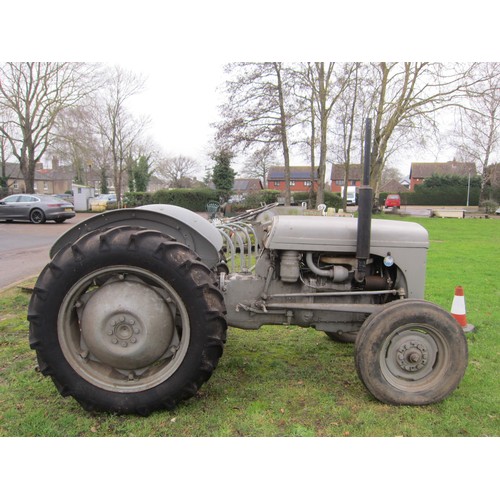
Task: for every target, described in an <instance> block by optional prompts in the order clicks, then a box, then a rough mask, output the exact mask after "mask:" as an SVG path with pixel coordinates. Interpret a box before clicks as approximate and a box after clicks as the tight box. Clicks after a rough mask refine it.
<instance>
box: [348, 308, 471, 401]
mask: <svg viewBox="0 0 500 500" xmlns="http://www.w3.org/2000/svg"><path fill="white" fill-rule="evenodd" d="M467 356H468V351H467V339H466V338H465V335H464V332H463V331H462V328H461V327H460V325H459V324H458V323H457V321H456V320H455V319H454V318H453V316H451V314H449V313H448V312H447V311H445V310H443V309H441V308H440V307H439V306H437V305H435V304H432V303H430V302H426V301H423V300H410V299H407V300H399V301H396V302H391V303H390V304H387V305H386V306H383V307H382V308H381V309H380V311H378V312H376V313H374V314H372V315H371V316H369V317H368V318H367V319H366V321H365V322H364V323H363V326H362V327H361V329H360V331H359V333H358V336H357V338H356V344H355V362H356V370H357V372H358V375H359V377H360V379H361V380H362V382H363V383H364V385H365V386H366V388H367V389H368V391H369V392H370V393H371V394H372V395H373V396H374V397H375V398H377V399H378V400H380V401H382V402H384V403H388V404H395V405H426V404H431V403H436V402H438V401H441V400H442V399H444V398H446V397H447V396H448V395H449V394H450V393H451V392H453V391H454V390H455V389H456V387H457V386H458V384H459V383H460V381H461V380H462V377H463V375H464V373H465V369H466V367H467Z"/></svg>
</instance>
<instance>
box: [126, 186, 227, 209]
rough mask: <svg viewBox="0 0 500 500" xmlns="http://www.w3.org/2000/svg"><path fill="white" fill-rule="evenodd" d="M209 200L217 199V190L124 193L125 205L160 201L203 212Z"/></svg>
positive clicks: (135, 205)
mask: <svg viewBox="0 0 500 500" xmlns="http://www.w3.org/2000/svg"><path fill="white" fill-rule="evenodd" d="M209 201H217V202H218V201H219V192H218V191H214V190H212V189H160V190H159V191H155V192H154V193H126V194H125V197H124V203H125V205H126V206H127V207H129V208H131V207H138V206H140V205H149V204H151V203H162V204H166V205H176V206H178V207H183V208H187V209H188V210H192V211H193V212H205V211H206V210H207V203H208V202H209Z"/></svg>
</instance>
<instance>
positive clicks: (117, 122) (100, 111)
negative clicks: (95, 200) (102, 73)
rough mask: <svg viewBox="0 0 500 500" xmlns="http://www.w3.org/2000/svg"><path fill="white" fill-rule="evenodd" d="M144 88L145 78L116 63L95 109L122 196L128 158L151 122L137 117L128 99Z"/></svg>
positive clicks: (115, 184) (117, 186)
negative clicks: (128, 107) (128, 106)
mask: <svg viewBox="0 0 500 500" xmlns="http://www.w3.org/2000/svg"><path fill="white" fill-rule="evenodd" d="M143 88H144V80H143V78H142V77H140V76H138V75H136V74H135V73H133V72H130V71H126V70H124V69H122V68H120V67H118V66H115V67H114V68H112V69H111V70H110V71H109V74H108V78H107V80H106V84H105V87H104V89H103V92H102V95H101V98H100V99H99V101H98V102H97V105H96V108H95V111H94V116H93V119H94V122H95V125H96V127H97V131H98V133H99V134H100V135H101V136H102V138H103V140H104V142H105V143H106V145H107V147H108V148H109V152H110V157H111V168H112V172H113V182H114V186H115V192H116V197H117V199H118V200H120V199H121V195H122V191H123V186H124V183H125V180H124V175H125V173H126V171H127V158H129V157H130V156H132V153H133V148H134V147H135V145H137V144H138V143H139V142H140V140H141V136H142V134H143V132H144V130H145V128H146V126H147V124H148V123H149V118H147V117H139V118H137V117H134V116H133V115H132V114H131V113H130V112H129V110H128V109H127V101H128V100H129V99H130V98H131V97H132V96H133V95H135V94H137V93H139V92H141V91H142V90H143Z"/></svg>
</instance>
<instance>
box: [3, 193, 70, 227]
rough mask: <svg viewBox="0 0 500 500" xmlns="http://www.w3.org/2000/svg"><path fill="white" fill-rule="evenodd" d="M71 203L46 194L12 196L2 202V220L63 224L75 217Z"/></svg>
mask: <svg viewBox="0 0 500 500" xmlns="http://www.w3.org/2000/svg"><path fill="white" fill-rule="evenodd" d="M75 215H76V214H75V210H74V208H73V205H72V204H71V203H68V202H67V201H64V200H62V199H60V198H56V197H55V196H47V195H44V194H12V195H10V196H7V197H6V198H4V199H3V200H0V220H2V219H3V220H8V221H9V220H29V221H31V222H32V223H33V224H43V223H44V222H45V221H47V220H53V221H55V222H58V223H61V222H64V221H65V220H66V219H71V217H74V216H75Z"/></svg>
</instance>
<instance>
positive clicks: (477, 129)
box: [454, 63, 500, 201]
mask: <svg viewBox="0 0 500 500" xmlns="http://www.w3.org/2000/svg"><path fill="white" fill-rule="evenodd" d="M479 71H480V72H481V74H482V75H484V76H486V77H487V78H486V79H485V81H484V82H481V83H479V84H477V85H476V87H475V88H473V89H469V91H468V97H469V99H468V102H467V105H466V106H464V107H461V108H459V113H458V114H459V116H458V119H457V120H456V121H455V125H456V129H457V130H456V133H457V137H456V139H455V141H454V144H455V145H456V146H457V147H458V149H459V151H460V153H461V154H462V155H463V156H464V158H465V159H466V160H468V161H473V162H475V163H476V165H477V166H478V167H479V169H480V171H481V172H482V175H481V195H480V200H481V201H484V199H485V198H486V194H485V187H486V186H487V184H488V181H489V177H488V173H489V170H488V168H487V167H488V166H489V165H490V163H492V162H496V161H498V160H499V155H500V63H484V64H483V65H481V66H480V68H479Z"/></svg>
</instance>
